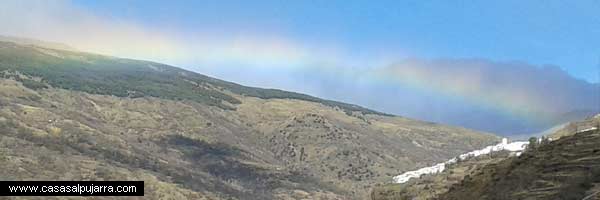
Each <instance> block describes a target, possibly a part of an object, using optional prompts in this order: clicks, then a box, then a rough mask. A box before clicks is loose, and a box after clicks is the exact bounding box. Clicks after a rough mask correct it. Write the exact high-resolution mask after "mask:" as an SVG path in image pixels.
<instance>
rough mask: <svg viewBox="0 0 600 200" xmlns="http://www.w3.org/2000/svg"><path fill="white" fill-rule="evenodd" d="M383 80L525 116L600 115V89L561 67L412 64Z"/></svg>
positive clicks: (396, 67) (393, 68)
mask: <svg viewBox="0 0 600 200" xmlns="http://www.w3.org/2000/svg"><path fill="white" fill-rule="evenodd" d="M375 73H376V74H377V75H378V76H380V77H382V78H386V79H390V80H392V81H395V82H398V83H400V84H409V85H412V86H415V87H419V88H422V89H428V90H433V91H437V92H440V93H443V94H445V95H451V96H458V97H464V98H466V99H467V100H469V101H473V102H475V103H482V104H485V105H488V106H491V107H497V108H498V109H501V110H502V111H508V112H512V113H515V114H520V115H526V116H530V117H531V116H535V117H540V118H541V117H542V116H556V115H561V114H564V113H566V112H571V111H573V110H590V109H594V110H598V106H599V105H598V90H597V85H596V87H594V85H593V84H590V83H588V82H586V81H582V80H578V79H575V78H573V77H571V76H570V75H568V73H566V72H565V71H563V70H561V69H560V68H559V67H556V66H542V67H537V66H532V65H528V64H525V63H519V62H492V61H489V60H483V59H438V60H423V59H408V60H404V61H401V62H398V63H396V64H393V65H390V66H388V67H384V68H381V69H378V71H376V72H375Z"/></svg>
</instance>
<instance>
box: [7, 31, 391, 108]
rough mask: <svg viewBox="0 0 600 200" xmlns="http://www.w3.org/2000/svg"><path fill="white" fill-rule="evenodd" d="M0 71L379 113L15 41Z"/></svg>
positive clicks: (122, 91)
mask: <svg viewBox="0 0 600 200" xmlns="http://www.w3.org/2000/svg"><path fill="white" fill-rule="evenodd" d="M0 71H10V72H14V71H19V72H21V73H22V74H24V75H26V76H31V77H40V78H41V79H42V80H41V82H42V83H46V84H48V85H51V86H53V87H57V88H63V89H69V90H77V91H83V92H88V93H93V94H108V95H115V96H119V97H142V96H152V97H159V98H166V99H174V100H184V99H185V100H192V101H196V102H200V103H205V104H208V105H212V106H219V107H221V108H225V109H232V107H231V106H229V105H228V104H227V103H229V104H239V103H240V102H239V100H237V99H236V98H234V97H232V96H231V95H228V94H226V93H224V92H223V89H224V90H227V91H230V92H233V93H235V94H240V95H247V96H252V97H258V98H264V99H270V98H290V99H299V100H305V101H312V102H318V103H322V104H324V105H328V106H332V107H340V108H342V109H343V110H345V111H347V112H353V111H359V112H362V113H364V114H367V113H368V114H382V115H383V113H379V112H376V111H372V110H369V109H366V108H362V107H359V106H356V105H351V104H346V103H341V102H336V101H330V100H323V99H319V98H316V97H312V96H308V95H304V94H299V93H294V92H287V91H282V90H277V89H261V88H255V87H246V86H242V85H238V84H235V83H231V82H227V81H222V80H219V79H215V78H211V77H208V76H204V75H201V74H198V73H194V72H190V71H186V70H183V69H179V68H176V67H172V66H168V65H165V64H160V63H154V62H149V61H140V60H131V59H122V58H115V57H108V56H101V55H96V54H89V53H81V52H72V51H62V50H55V49H46V48H41V47H35V46H27V45H17V44H15V43H11V42H0ZM25 85H26V86H28V87H30V88H34V89H36V88H40V87H44V86H43V84H39V83H34V82H31V81H29V82H28V83H27V84H25ZM225 102H227V103H225Z"/></svg>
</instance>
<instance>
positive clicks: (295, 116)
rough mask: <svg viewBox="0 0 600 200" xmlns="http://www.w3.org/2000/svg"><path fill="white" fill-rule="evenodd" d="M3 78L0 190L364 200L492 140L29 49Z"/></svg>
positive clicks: (23, 48) (181, 74) (2, 61)
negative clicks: (40, 185) (117, 186)
mask: <svg viewBox="0 0 600 200" xmlns="http://www.w3.org/2000/svg"><path fill="white" fill-rule="evenodd" d="M0 72H1V73H0V160H1V161H2V165H0V180H143V181H145V187H146V188H145V191H146V196H145V198H147V199H365V198H367V197H368V195H369V191H370V188H371V187H372V186H374V185H375V184H376V183H383V182H389V181H391V180H392V177H393V176H395V175H398V174H400V173H402V172H404V171H407V170H411V169H414V168H418V167H423V166H428V165H430V164H432V163H437V162H440V161H444V160H447V159H449V158H451V157H454V156H455V155H458V154H460V153H463V152H468V151H470V150H473V149H478V148H481V147H483V146H486V145H489V144H493V143H496V142H498V141H499V138H498V137H496V136H494V135H492V134H488V133H481V132H476V131H472V130H468V129H464V128H458V127H450V126H445V125H440V124H434V123H429V122H423V121H418V120H412V119H407V118H403V117H399V116H392V115H388V114H384V113H381V112H377V111H373V110H369V109H366V108H362V107H360V106H356V105H351V104H346V103H341V102H336V101H329V100H323V99H319V98H316V97H312V96H308V95H304V94H299V93H294V92H287V91H282V90H274V89H261V88H254V87H246V86H242V85H238V84H235V83H231V82H227V81H222V80H218V79H215V78H211V77H208V76H204V75H201V74H198V73H194V72H191V71H186V70H183V69H179V68H176V67H172V66H168V65H165V64H160V63H155V62H149V61H140V60H131V59H123V58H116V57H110V56H103V55H97V54H90V53H83V52H76V51H64V50H59V49H52V48H46V47H40V46H36V45H23V44H18V43H14V42H0ZM43 199H46V198H43ZM58 199H60V198H58ZM100 199H101V198H100ZM133 199H135V198H133Z"/></svg>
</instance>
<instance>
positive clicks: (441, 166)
mask: <svg viewBox="0 0 600 200" xmlns="http://www.w3.org/2000/svg"><path fill="white" fill-rule="evenodd" d="M527 144H529V142H511V143H508V139H506V138H504V139H502V142H501V143H499V144H497V145H493V146H487V147H485V148H483V149H480V150H475V151H471V152H468V153H465V154H462V155H460V156H457V157H454V158H452V159H450V160H448V161H446V162H443V163H438V164H436V165H434V166H431V167H425V168H421V169H418V170H415V171H408V172H405V173H403V174H400V175H398V176H395V177H394V178H393V179H394V182H395V183H405V182H407V181H408V180H410V179H411V178H418V177H421V176H422V175H425V174H436V173H440V172H443V171H444V170H445V169H446V165H448V164H453V163H456V161H458V160H464V159H466V158H469V157H477V156H480V155H486V154H490V153H491V152H494V151H503V150H505V151H510V152H517V156H519V155H521V152H522V151H523V150H525V147H526V146H527Z"/></svg>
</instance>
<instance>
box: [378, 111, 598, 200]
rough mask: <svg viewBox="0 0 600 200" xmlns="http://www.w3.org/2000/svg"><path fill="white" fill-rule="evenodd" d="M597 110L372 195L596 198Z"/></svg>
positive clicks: (388, 197)
mask: <svg viewBox="0 0 600 200" xmlns="http://www.w3.org/2000/svg"><path fill="white" fill-rule="evenodd" d="M597 120H598V116H596V117H591V118H588V119H586V120H583V121H579V122H572V123H569V124H568V125H567V126H565V127H564V128H563V129H560V130H558V131H556V132H555V133H554V134H553V135H554V136H560V137H555V138H558V139H555V140H552V141H544V142H541V143H537V144H535V145H534V146H531V147H528V148H527V150H526V151H525V152H523V153H522V154H521V155H520V156H518V157H517V156H514V155H513V156H510V154H508V153H500V154H493V155H491V156H483V157H475V158H472V159H468V160H465V161H462V162H459V163H456V164H454V165H452V166H449V167H448V169H447V170H446V171H444V172H443V173H438V174H433V175H427V176H423V177H421V178H420V179H414V180H411V181H409V182H407V183H404V184H385V185H382V186H378V187H375V188H374V189H373V191H372V194H371V197H372V199H373V200H384V199H386V200H392V199H394V200H395V199H422V200H425V199H450V200H451V199H456V200H459V199H498V200H504V199H577V200H580V199H584V198H586V197H588V198H587V200H590V199H600V195H597V194H600V187H599V186H600V154H599V153H598V152H600V149H599V148H598V146H599V145H600V131H599V130H598V129H595V128H594V127H595V126H597V124H596V122H597Z"/></svg>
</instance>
